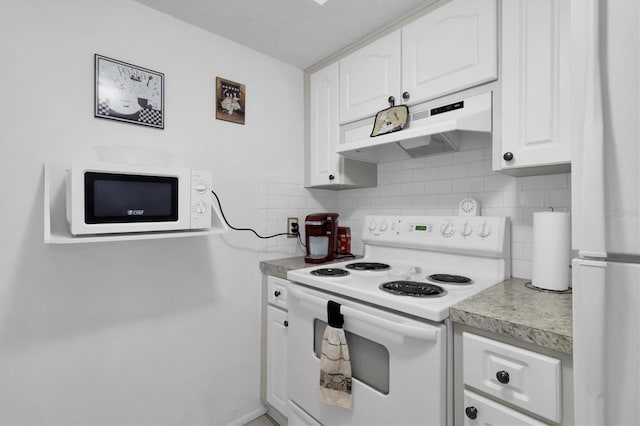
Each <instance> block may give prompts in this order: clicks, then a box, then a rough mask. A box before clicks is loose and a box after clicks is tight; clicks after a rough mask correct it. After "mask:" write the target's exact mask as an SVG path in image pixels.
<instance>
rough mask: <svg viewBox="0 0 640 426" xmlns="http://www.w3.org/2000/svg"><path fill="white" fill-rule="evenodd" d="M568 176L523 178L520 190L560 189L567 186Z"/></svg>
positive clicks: (564, 174) (563, 174) (566, 174)
mask: <svg viewBox="0 0 640 426" xmlns="http://www.w3.org/2000/svg"><path fill="white" fill-rule="evenodd" d="M569 176H570V175H569V174H568V173H561V174H556V175H542V176H525V177H523V178H522V189H562V188H568V186H569Z"/></svg>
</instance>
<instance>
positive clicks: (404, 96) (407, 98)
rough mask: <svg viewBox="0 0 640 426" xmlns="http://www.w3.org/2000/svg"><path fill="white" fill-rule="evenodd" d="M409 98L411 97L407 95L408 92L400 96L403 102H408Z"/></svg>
mask: <svg viewBox="0 0 640 426" xmlns="http://www.w3.org/2000/svg"><path fill="white" fill-rule="evenodd" d="M410 96H411V95H410V94H409V92H404V93H403V94H402V99H404V100H405V101H408V100H409V97H410Z"/></svg>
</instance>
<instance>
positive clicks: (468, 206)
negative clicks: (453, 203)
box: [458, 198, 480, 216]
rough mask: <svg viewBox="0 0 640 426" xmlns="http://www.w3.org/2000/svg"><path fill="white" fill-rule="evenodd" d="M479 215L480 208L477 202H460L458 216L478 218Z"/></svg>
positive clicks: (468, 200)
mask: <svg viewBox="0 0 640 426" xmlns="http://www.w3.org/2000/svg"><path fill="white" fill-rule="evenodd" d="M479 214H480V206H478V202H477V201H476V200H474V199H473V198H465V199H464V200H462V201H460V207H459V210H458V215H459V216H478V215H479Z"/></svg>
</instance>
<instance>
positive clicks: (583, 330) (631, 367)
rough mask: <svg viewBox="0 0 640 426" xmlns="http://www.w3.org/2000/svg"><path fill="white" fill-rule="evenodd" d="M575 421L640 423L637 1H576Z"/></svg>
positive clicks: (573, 177)
mask: <svg viewBox="0 0 640 426" xmlns="http://www.w3.org/2000/svg"><path fill="white" fill-rule="evenodd" d="M572 6H574V9H573V14H572V20H573V21H572V31H573V32H574V34H573V53H572V55H573V57H572V61H573V62H572V64H573V67H574V68H573V75H572V76H573V77H574V81H573V84H574V87H573V93H574V110H573V111H572V113H573V114H574V115H573V121H572V137H573V138H574V139H573V160H572V173H571V186H572V231H573V232H572V240H573V241H572V243H573V249H574V250H576V257H575V258H574V259H573V261H572V268H573V269H572V285H573V331H574V336H573V337H574V344H573V361H574V365H573V367H574V404H575V423H576V424H577V425H638V424H640V355H639V354H640V213H639V211H640V184H639V183H640V175H639V172H638V171H639V169H640V150H639V145H640V134H639V124H638V123H639V122H640V109H639V99H640V86H639V81H640V70H639V65H638V63H639V56H640V42H639V41H640V34H639V27H640V1H638V0H600V1H599V0H573V1H572Z"/></svg>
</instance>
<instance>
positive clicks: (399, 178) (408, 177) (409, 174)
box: [391, 169, 413, 183]
mask: <svg viewBox="0 0 640 426" xmlns="http://www.w3.org/2000/svg"><path fill="white" fill-rule="evenodd" d="M412 180H413V171H412V170H410V169H403V170H397V171H395V172H393V174H392V175H391V183H403V182H411V181H412Z"/></svg>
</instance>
